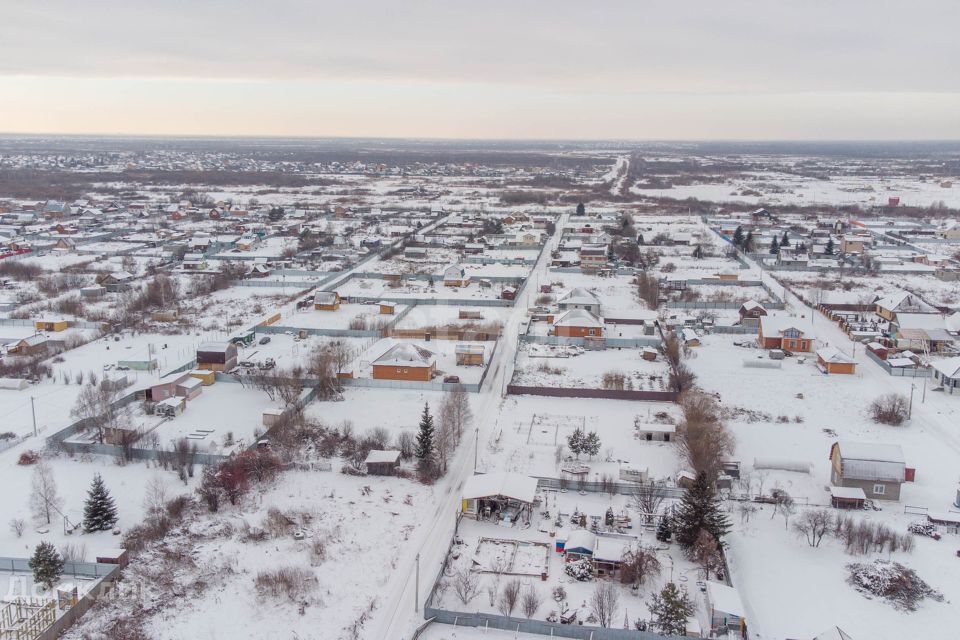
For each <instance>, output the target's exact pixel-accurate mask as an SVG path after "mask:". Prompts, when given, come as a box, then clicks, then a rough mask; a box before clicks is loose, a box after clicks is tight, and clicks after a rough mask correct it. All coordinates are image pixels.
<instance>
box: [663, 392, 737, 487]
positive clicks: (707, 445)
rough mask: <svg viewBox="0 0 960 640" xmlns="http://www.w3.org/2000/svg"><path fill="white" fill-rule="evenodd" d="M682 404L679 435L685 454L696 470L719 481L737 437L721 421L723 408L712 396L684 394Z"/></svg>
mask: <svg viewBox="0 0 960 640" xmlns="http://www.w3.org/2000/svg"><path fill="white" fill-rule="evenodd" d="M680 405H681V408H682V409H683V421H682V422H681V423H680V426H679V428H678V429H677V432H678V435H679V444H680V448H681V451H682V452H683V454H684V457H685V458H686V460H687V462H688V464H689V465H690V466H691V467H693V470H694V471H696V472H697V473H703V474H706V476H707V477H708V478H710V479H711V480H712V479H715V478H716V477H717V476H718V475H719V474H720V471H721V470H722V468H723V461H724V460H725V459H726V458H727V457H728V456H729V455H730V454H731V453H732V452H733V445H734V442H733V436H732V435H731V434H730V432H729V431H728V430H727V428H726V426H725V425H724V424H723V422H722V421H721V419H720V408H719V407H718V406H717V402H716V400H714V398H713V397H712V396H709V395H707V394H704V393H687V394H684V397H683V399H682V400H681V403H680Z"/></svg>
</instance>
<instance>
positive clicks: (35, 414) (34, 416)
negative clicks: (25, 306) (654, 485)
mask: <svg viewBox="0 0 960 640" xmlns="http://www.w3.org/2000/svg"><path fill="white" fill-rule="evenodd" d="M34 400H36V398H35V397H34V396H30V413H32V414H33V437H34V438H36V437H37V407H36V406H35V405H34V404H33V401H34ZM474 466H476V465H474Z"/></svg>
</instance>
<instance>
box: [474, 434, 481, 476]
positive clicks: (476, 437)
mask: <svg viewBox="0 0 960 640" xmlns="http://www.w3.org/2000/svg"><path fill="white" fill-rule="evenodd" d="M473 433H474V441H473V472H474V473H476V472H477V455H478V454H479V453H480V427H477V428H476V429H474V430H473Z"/></svg>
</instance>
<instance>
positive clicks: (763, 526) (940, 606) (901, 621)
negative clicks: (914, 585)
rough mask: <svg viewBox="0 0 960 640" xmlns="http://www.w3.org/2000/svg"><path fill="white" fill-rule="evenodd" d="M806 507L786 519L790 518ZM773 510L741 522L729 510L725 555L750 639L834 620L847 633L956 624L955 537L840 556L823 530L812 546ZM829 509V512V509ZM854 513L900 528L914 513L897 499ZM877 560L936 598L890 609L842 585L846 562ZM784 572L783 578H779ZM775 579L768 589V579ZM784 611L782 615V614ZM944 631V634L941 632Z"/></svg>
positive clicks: (959, 617) (911, 632)
mask: <svg viewBox="0 0 960 640" xmlns="http://www.w3.org/2000/svg"><path fill="white" fill-rule="evenodd" d="M806 510H808V508H806V507H802V508H800V510H799V512H798V513H797V514H796V515H794V516H793V517H792V518H791V523H795V522H796V521H797V519H798V518H800V517H802V516H803V513H804V511H806ZM772 511H773V508H772V507H770V506H766V507H764V508H763V509H762V510H761V511H759V512H758V513H756V514H755V515H753V516H752V517H751V518H750V519H749V520H748V521H747V522H743V521H742V520H741V518H740V517H738V516H737V515H736V511H734V513H733V514H732V517H731V520H732V521H733V523H734V529H733V531H732V532H731V534H730V535H729V536H728V537H727V538H726V541H727V543H728V545H729V547H728V551H727V559H728V562H729V564H730V571H731V574H732V578H733V584H734V586H735V587H737V589H738V590H739V591H740V596H741V598H742V600H743V602H744V606H745V607H746V609H747V624H748V625H749V627H750V629H751V632H752V633H753V634H756V637H764V638H811V637H813V636H815V635H816V634H818V633H822V632H823V631H824V630H825V629H827V628H829V627H832V626H834V625H836V626H839V627H840V628H841V629H843V630H844V631H845V632H847V633H849V634H850V636H851V637H853V638H891V639H892V638H907V637H929V638H939V637H946V636H945V635H944V630H945V629H953V628H957V626H958V625H960V608H958V607H957V606H956V604H955V603H956V602H957V601H958V599H960V572H958V571H957V567H956V563H957V562H958V560H957V558H956V557H955V554H954V552H955V551H956V549H957V547H958V546H960V538H958V537H957V536H956V535H952V534H947V535H946V536H945V538H944V539H943V540H940V541H939V542H937V541H934V540H932V539H930V538H925V537H917V536H914V540H915V543H916V546H915V548H914V550H913V551H912V552H910V553H904V552H902V551H901V552H894V553H887V552H882V553H868V554H865V555H856V556H852V555H848V554H847V553H845V552H844V550H843V544H842V543H841V542H840V541H838V540H835V539H833V538H832V537H831V536H829V535H828V536H827V537H825V538H824V539H823V542H822V543H821V545H820V547H817V548H814V547H811V546H809V545H808V544H807V542H806V541H805V540H804V539H803V538H802V537H799V536H798V535H796V534H795V533H794V532H793V531H790V530H789V529H788V528H786V527H785V526H784V519H783V518H782V517H780V516H776V517H775V518H772V519H771V515H772ZM833 511H834V513H836V512H837V511H836V510H833ZM850 515H852V517H854V518H857V519H865V520H867V521H868V522H872V523H883V524H885V525H887V526H888V527H890V528H891V529H892V530H894V531H895V532H897V533H906V529H907V526H908V525H909V523H910V522H912V521H914V520H917V519H918V517H917V516H910V515H905V514H904V513H903V509H902V507H901V506H900V505H891V508H885V509H884V511H882V512H879V513H878V512H867V513H864V512H852V513H851V514H850ZM877 558H880V559H883V560H886V559H890V560H893V561H895V562H899V563H901V564H903V565H905V566H907V567H909V568H911V569H914V570H915V571H916V572H917V574H918V576H919V577H920V578H921V579H923V580H924V581H926V582H927V583H928V584H929V585H930V586H931V587H933V588H934V589H936V590H937V591H940V592H941V593H942V594H943V596H944V602H935V601H933V600H930V599H927V600H924V601H923V602H922V603H921V604H920V605H919V607H918V610H917V611H914V612H904V611H900V610H897V609H895V608H894V607H893V606H892V605H891V604H890V603H889V602H887V601H885V600H884V599H882V598H877V597H873V598H871V599H868V598H866V597H865V596H864V595H862V594H860V593H858V592H857V591H856V590H854V588H853V587H852V586H851V585H849V584H848V583H847V576H848V573H847V570H846V565H848V564H850V563H870V562H873V560H875V559H877ZM785 576H786V577H788V578H787V579H785V578H784V577H785ZM772 584H775V585H778V586H777V588H775V589H771V588H770V585H772ZM784 611H790V615H788V616H785V615H783V612H784ZM947 635H949V634H947Z"/></svg>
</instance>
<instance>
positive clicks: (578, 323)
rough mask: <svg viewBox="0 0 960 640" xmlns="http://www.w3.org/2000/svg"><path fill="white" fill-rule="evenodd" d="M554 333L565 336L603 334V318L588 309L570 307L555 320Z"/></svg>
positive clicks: (585, 336)
mask: <svg viewBox="0 0 960 640" xmlns="http://www.w3.org/2000/svg"><path fill="white" fill-rule="evenodd" d="M552 333H553V335H555V336H561V337H565V338H587V337H592V338H599V337H601V336H603V319H602V318H598V317H597V316H595V315H593V314H592V313H590V312H589V311H587V310H586V309H570V310H568V311H564V312H563V313H562V314H560V315H559V316H557V317H556V318H554V320H553V332H552Z"/></svg>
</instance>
